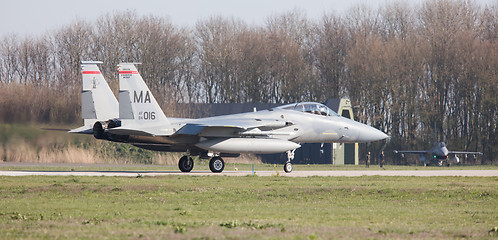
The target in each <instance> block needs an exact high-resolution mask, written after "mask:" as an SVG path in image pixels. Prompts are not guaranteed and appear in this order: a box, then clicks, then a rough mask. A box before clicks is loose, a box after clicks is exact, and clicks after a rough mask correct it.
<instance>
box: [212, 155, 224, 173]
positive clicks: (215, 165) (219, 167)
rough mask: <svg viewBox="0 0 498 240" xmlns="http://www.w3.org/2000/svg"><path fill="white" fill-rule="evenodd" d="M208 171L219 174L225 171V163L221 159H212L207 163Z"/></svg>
mask: <svg viewBox="0 0 498 240" xmlns="http://www.w3.org/2000/svg"><path fill="white" fill-rule="evenodd" d="M209 169H210V170H211V172H214V173H220V172H223V169H225V161H223V159H222V158H221V157H213V158H211V160H210V161H209Z"/></svg>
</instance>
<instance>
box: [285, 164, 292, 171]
mask: <svg viewBox="0 0 498 240" xmlns="http://www.w3.org/2000/svg"><path fill="white" fill-rule="evenodd" d="M284 171H285V172H286V173H290V172H292V164H291V163H290V162H286V163H285V164H284Z"/></svg>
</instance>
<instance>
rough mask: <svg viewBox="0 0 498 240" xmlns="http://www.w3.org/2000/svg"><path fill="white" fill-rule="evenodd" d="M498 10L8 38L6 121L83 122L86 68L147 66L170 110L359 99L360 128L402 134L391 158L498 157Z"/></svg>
mask: <svg viewBox="0 0 498 240" xmlns="http://www.w3.org/2000/svg"><path fill="white" fill-rule="evenodd" d="M497 12H498V4H496V3H495V4H491V5H486V6H482V5H479V4H476V3H475V2H472V1H457V0H428V1H426V2H424V3H422V4H420V5H417V6H414V5H408V4H406V3H400V2H393V3H386V4H385V5H384V6H382V7H380V8H379V9H371V8H368V7H365V6H361V5H359V6H357V7H354V8H352V9H350V10H349V11H348V12H347V13H345V14H343V15H338V14H324V15H323V16H322V17H321V18H320V19H319V20H310V19H308V18H307V16H306V15H305V14H304V13H302V12H299V11H293V12H288V13H284V14H280V15H274V16H270V17H268V18H267V19H266V21H265V23H264V24H262V25H250V24H247V23H246V22H244V21H241V20H238V19H235V18H226V17H220V16H213V17H210V18H208V19H203V20H199V21H198V22H197V23H196V24H195V26H193V27H178V26H174V25H173V24H172V23H170V22H169V21H168V20H167V19H165V18H161V17H156V16H152V15H151V16H139V15H138V14H136V13H135V12H133V11H127V12H115V13H113V14H106V15H102V16H101V17H100V18H98V19H97V20H96V21H94V22H88V21H76V22H74V23H72V24H70V25H67V26H65V27H62V28H59V29H57V30H55V31H51V32H48V33H47V34H44V35H41V36H23V37H22V36H18V35H15V34H10V35H6V36H3V38H2V39H0V106H1V109H0V119H2V120H3V121H6V122H19V121H21V122H50V123H75V122H78V121H80V120H79V119H80V108H79V104H80V93H79V92H80V89H81V76H80V61H81V60H101V61H103V62H104V64H103V65H102V66H101V70H102V72H103V73H104V76H105V77H106V79H107V80H108V82H109V84H110V85H111V88H113V89H114V90H116V91H117V89H118V82H117V72H116V65H117V64H118V63H119V62H122V61H129V62H141V63H142V64H141V65H140V66H139V70H140V72H141V74H142V76H143V77H144V79H145V81H146V82H147V84H148V85H149V87H150V88H151V91H152V92H153V93H154V95H155V96H156V98H157V99H158V101H160V102H161V104H162V106H163V108H164V109H165V111H166V112H168V113H167V115H182V114H184V111H182V109H179V108H178V107H175V103H242V102H271V103H291V102H297V101H317V102H323V101H325V100H326V99H328V98H340V97H348V98H350V99H351V101H352V103H353V105H354V106H355V115H356V117H357V119H358V120H360V121H362V122H365V123H367V124H369V125H372V126H374V127H376V128H379V129H381V130H383V131H384V132H387V133H388V134H389V135H391V137H392V140H391V142H390V143H389V144H388V146H387V150H389V149H399V148H408V147H409V148H428V147H430V146H431V144H432V142H433V139H434V126H436V128H437V129H436V132H437V133H439V135H440V136H439V140H440V141H443V140H444V141H447V142H451V144H450V148H453V149H459V150H477V151H483V152H484V153H485V155H484V161H493V160H494V159H495V155H496V154H498V140H497V138H498V137H497V131H496V126H497V124H498V43H497V36H498V34H497V22H498V20H497V19H498V18H497Z"/></svg>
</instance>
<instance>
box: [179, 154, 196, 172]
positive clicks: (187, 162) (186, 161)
mask: <svg viewBox="0 0 498 240" xmlns="http://www.w3.org/2000/svg"><path fill="white" fill-rule="evenodd" d="M178 167H179V168H180V171H182V172H190V171H192V169H193V168H194V160H193V159H192V158H188V157H187V156H183V157H182V158H180V161H178Z"/></svg>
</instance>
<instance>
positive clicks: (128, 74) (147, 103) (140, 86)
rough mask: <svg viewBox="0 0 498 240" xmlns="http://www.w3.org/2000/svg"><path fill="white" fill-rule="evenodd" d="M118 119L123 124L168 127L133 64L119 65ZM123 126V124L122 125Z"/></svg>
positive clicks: (164, 117)
mask: <svg viewBox="0 0 498 240" xmlns="http://www.w3.org/2000/svg"><path fill="white" fill-rule="evenodd" d="M118 69H119V103H120V104H119V118H120V120H121V121H122V122H123V123H126V122H133V123H136V124H138V125H151V124H154V125H156V124H161V125H169V121H168V119H167V118H166V116H165V115H164V112H163V111H162V109H161V107H160V106H159V104H158V103H157V101H156V99H155V98H154V96H153V95H152V93H151V91H150V89H149V87H147V85H146V84H145V82H144V80H143V79H142V76H140V74H139V73H138V70H137V68H136V67H135V64H133V63H120V64H119V65H118ZM123 125H124V124H123Z"/></svg>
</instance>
